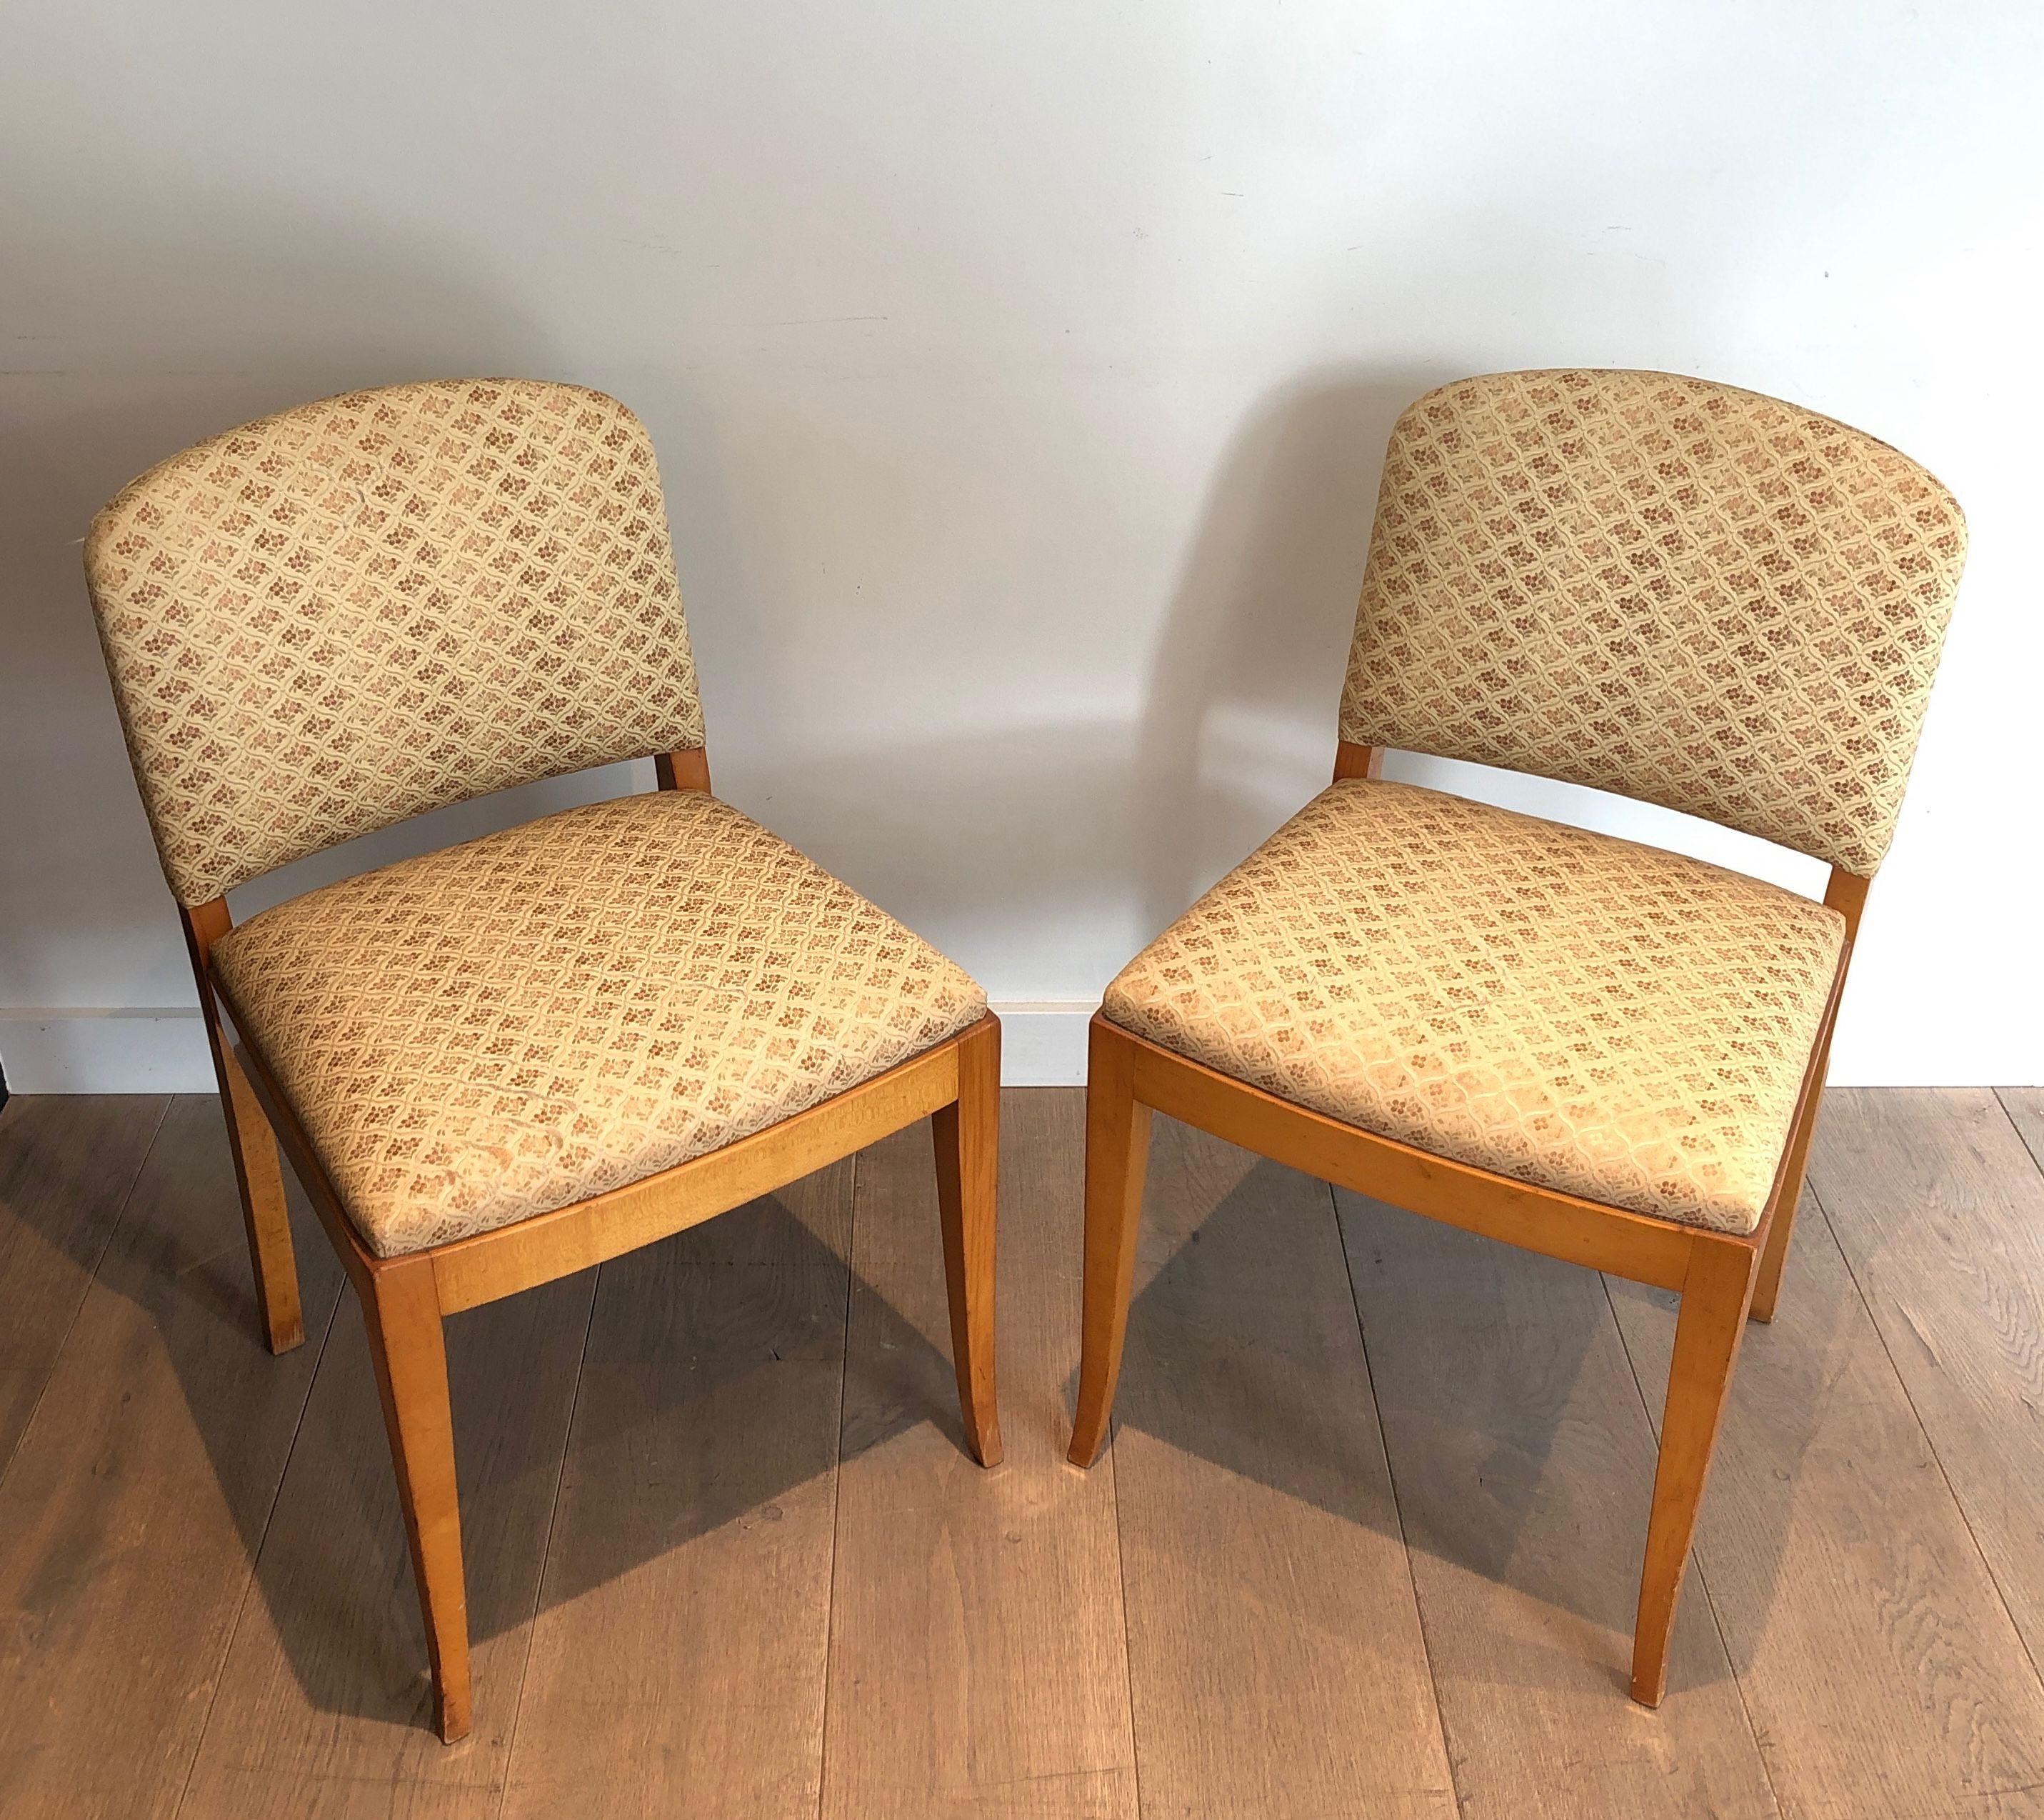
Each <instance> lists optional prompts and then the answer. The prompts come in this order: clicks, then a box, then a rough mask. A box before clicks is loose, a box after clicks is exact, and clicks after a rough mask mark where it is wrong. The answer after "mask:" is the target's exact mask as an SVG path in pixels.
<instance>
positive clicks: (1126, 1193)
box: [1068, 1019, 1150, 1466]
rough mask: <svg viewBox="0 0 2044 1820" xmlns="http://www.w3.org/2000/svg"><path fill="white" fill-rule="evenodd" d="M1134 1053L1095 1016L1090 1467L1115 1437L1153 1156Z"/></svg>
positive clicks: (1083, 1400) (1083, 1444)
mask: <svg viewBox="0 0 2044 1820" xmlns="http://www.w3.org/2000/svg"><path fill="white" fill-rule="evenodd" d="M1133 1060H1134V1051H1133V1050H1132V1049H1131V1048H1130V1047H1129V1045H1128V1043H1127V1042H1126V1041H1124V1040H1123V1039H1122V1038H1121V1037H1120V1035H1119V1034H1118V1033H1116V1031H1115V1030H1114V1029H1113V1028H1112V1025H1107V1024H1105V1023H1103V1022H1101V1021H1100V1020H1098V1019H1095V1020H1094V1022H1093V1030H1092V1035H1091V1040H1090V1044H1089V1053H1088V1056H1087V1060H1086V1144H1085V1326H1084V1331H1083V1333H1082V1339H1081V1342H1080V1349H1079V1406H1078V1419H1077V1421H1076V1422H1074V1425H1073V1427H1072V1445H1071V1449H1070V1453H1069V1455H1068V1457H1069V1458H1070V1460H1071V1462H1072V1464H1074V1466H1090V1465H1092V1464H1093V1456H1095V1455H1096V1454H1097V1453H1099V1452H1100V1448H1101V1442H1102V1441H1104V1440H1105V1438H1106V1437H1107V1418H1108V1414H1109V1412H1110V1411H1111V1410H1112V1409H1113V1407H1114V1387H1115V1384H1116V1380H1117V1379H1119V1378H1120V1376H1121V1348H1122V1342H1123V1341H1124V1340H1125V1339H1126V1338H1127V1337H1128V1297H1129V1291H1130V1288H1131V1285H1132V1284H1133V1283H1134V1281H1135V1235H1136V1230H1137V1228H1138V1226H1139V1224H1140V1222H1141V1220H1142V1217H1143V1173H1144V1171H1145V1169H1146V1168H1147V1165H1148V1163H1149V1159H1150V1108H1149V1107H1148V1106H1143V1105H1139V1103H1138V1102H1137V1101H1136V1099H1135V1081H1134V1075H1133V1068H1132V1063H1133Z"/></svg>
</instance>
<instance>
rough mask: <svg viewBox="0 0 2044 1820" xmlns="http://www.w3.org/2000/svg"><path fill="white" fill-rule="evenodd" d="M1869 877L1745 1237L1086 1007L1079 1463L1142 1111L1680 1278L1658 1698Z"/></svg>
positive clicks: (1833, 892) (1845, 908) (1099, 1431)
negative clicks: (1133, 1029) (1288, 1085)
mask: <svg viewBox="0 0 2044 1820" xmlns="http://www.w3.org/2000/svg"><path fill="white" fill-rule="evenodd" d="M1384 752H1385V748H1383V747H1381V746H1366V745H1356V744H1354V743H1353V742H1351V741H1347V740H1344V741H1342V742H1341V743H1340V745H1339V748H1338V750H1337V753H1336V756H1335V781H1336V782H1337V783H1339V782H1340V781H1341V780H1342V779H1344V778H1375V777H1377V776H1380V775H1381V773H1382V768H1383V760H1384ZM1868 884H1869V880H1867V879H1864V878H1861V876H1859V875H1858V874H1857V873H1853V872H1846V871H1844V870H1842V868H1838V867H1833V868H1831V881H1830V884H1829V887H1828V888H1827V890H1826V891H1825V893H1824V902H1826V903H1827V904H1828V905H1829V906H1831V908H1832V909H1833V910H1837V911H1838V912H1839V913H1840V914H1842V916H1843V917H1844V918H1845V919H1846V940H1845V946H1844V948H1843V949H1842V951H1841V952H1840V954H1839V956H1838V975H1837V977H1836V978H1835V979H1834V980H1833V981H1832V983H1831V996H1830V998H1829V1000H1828V1002H1827V1004H1826V1006H1825V1009H1824V1016H1823V1022H1822V1023H1821V1024H1820V1025H1819V1028H1818V1033H1817V1041H1816V1045H1815V1048H1814V1049H1812V1052H1811V1055H1810V1062H1809V1066H1808V1068H1807V1069H1806V1070H1805V1071H1804V1075H1803V1084H1802V1089H1801V1092H1800V1095H1799V1096H1798V1098H1797V1100H1796V1112H1795V1117H1794V1119H1793V1121H1792V1123H1791V1124H1790V1126H1789V1131H1788V1144H1787V1145H1786V1146H1785V1149H1784V1150H1783V1152H1782V1156H1781V1164H1780V1166H1779V1168H1777V1170H1776V1172H1775V1176H1774V1182H1773V1187H1772V1188H1771V1189H1770V1191H1769V1195H1768V1198H1767V1204H1766V1206H1765V1208H1764V1209H1762V1214H1761V1218H1760V1222H1759V1224H1758V1226H1756V1227H1755V1228H1754V1230H1753V1231H1752V1232H1751V1233H1746V1234H1744V1235H1740V1234H1735V1233H1720V1232H1713V1231H1711V1230H1709V1229H1707V1228H1705V1227H1702V1226H1689V1225H1685V1224H1683V1223H1682V1222H1679V1221H1675V1220H1666V1219H1656V1218H1650V1217H1649V1216H1647V1215H1646V1214H1635V1213H1629V1212H1627V1211H1626V1210H1623V1209H1622V1208H1619V1207H1610V1206H1603V1205H1601V1204H1600V1203H1599V1202H1595V1201H1588V1200H1582V1199H1578V1198H1577V1197H1576V1196H1574V1195H1565V1194H1562V1193H1559V1192H1558V1191H1554V1190H1553V1189H1550V1188H1542V1187H1535V1186H1534V1185H1533V1184H1531V1183H1526V1182H1519V1181H1515V1180H1513V1179H1512V1178H1511V1177H1509V1176H1506V1175H1496V1174H1493V1172H1490V1171H1489V1170H1487V1169H1479V1168H1473V1167H1471V1166H1470V1164H1466V1163H1455V1162H1450V1161H1449V1160H1447V1158H1445V1157H1441V1156H1431V1155H1430V1154H1429V1153H1428V1152H1426V1151H1423V1150H1420V1149H1416V1148H1415V1147H1414V1146H1412V1145H1408V1144H1401V1143H1399V1142H1397V1141H1396V1140H1394V1139H1392V1138H1389V1137H1377V1136H1376V1135H1375V1134H1374V1133H1371V1132H1368V1131H1364V1130H1361V1129H1358V1128H1357V1127H1355V1126H1354V1125H1344V1124H1343V1123H1341V1122H1339V1120H1336V1119H1333V1118H1327V1117H1326V1116H1325V1115H1324V1114H1321V1113H1318V1112H1312V1111H1308V1110H1307V1109H1306V1108H1305V1107H1304V1106H1294V1105H1293V1104H1292V1103H1291V1102H1289V1101H1287V1100H1284V1099H1279V1098H1277V1096H1276V1095H1273V1094H1269V1093H1266V1092H1264V1091H1262V1089H1261V1088H1258V1087H1251V1086H1249V1085H1247V1083H1244V1082H1242V1081H1239V1080H1235V1079H1231V1077H1230V1076H1228V1075H1224V1074H1220V1073H1218V1072H1216V1071H1215V1070H1214V1069H1212V1068H1207V1067H1204V1066H1203V1065H1202V1064H1200V1063H1198V1062H1194V1061H1188V1060H1185V1058H1184V1057H1183V1056H1178V1055H1174V1054H1173V1053H1172V1052H1170V1050H1168V1049H1161V1048H1159V1047H1158V1045H1155V1044H1154V1043H1151V1042H1148V1041H1145V1040H1144V1039H1143V1038H1142V1037H1138V1036H1135V1035H1134V1034H1132V1033H1130V1032H1129V1031H1127V1030H1124V1029H1121V1028H1120V1026H1119V1025H1116V1024H1112V1023H1109V1022H1108V1020H1107V1019H1106V1018H1105V1016H1096V1017H1095V1018H1093V1025H1092V1029H1091V1033H1090V1047H1089V1057H1088V1065H1087V1069H1086V1141H1085V1291H1084V1295H1085V1327H1084V1333H1083V1337H1082V1352H1081V1358H1080V1365H1079V1391H1078V1417H1077V1420H1076V1421H1075V1422H1074V1426H1073V1429H1072V1441H1071V1449H1070V1459H1071V1460H1072V1463H1073V1464H1074V1465H1077V1466H1089V1465H1090V1464H1092V1463H1093V1458H1094V1456H1096V1455H1097V1453H1099V1451H1100V1447H1101V1441H1103V1440H1105V1437H1106V1433H1107V1426H1108V1412H1109V1411H1110V1410H1111V1409H1112V1406H1113V1403H1114V1387H1115V1381H1116V1378H1117V1377H1118V1376H1120V1370H1121V1349H1122V1342H1123V1341H1124V1338H1125V1337H1127V1334H1128V1302H1129V1294H1130V1290H1131V1286H1132V1283H1133V1281H1134V1277H1135V1235H1136V1226H1137V1222H1139V1219H1140V1218H1141V1214H1142V1206H1143V1173H1144V1168H1145V1165H1146V1164H1147V1154H1148V1150H1149V1139H1150V1114H1151V1112H1152V1110H1155V1111H1158V1112H1162V1113H1164V1114H1166V1115H1167V1116H1169V1117H1170V1118H1176V1119H1179V1120H1181V1121H1183V1122H1185V1123H1186V1124H1188V1125H1197V1126H1198V1127H1199V1128H1200V1129H1201V1130H1203V1131H1210V1132H1212V1133H1213V1134H1214V1135H1215V1136H1216V1137H1223V1138H1225V1139H1227V1140H1228V1141H1229V1142H1230V1143H1233V1144H1239V1145H1241V1146H1243V1149H1248V1150H1254V1151H1255V1152H1258V1154H1259V1155H1261V1156H1268V1157H1270V1158H1272V1159H1274V1160H1276V1161H1277V1162H1280V1163H1284V1164H1289V1166H1290V1167H1292V1168H1295V1169H1301V1170H1304V1172H1306V1173H1307V1174H1308V1175H1317V1176H1319V1177H1320V1178H1321V1179H1323V1180H1325V1181H1328V1182H1331V1183H1335V1184H1336V1185H1338V1186H1339V1187H1344V1188H1348V1189H1350V1190H1352V1191H1354V1192H1355V1193H1357V1194H1360V1195H1369V1196H1370V1197H1371V1198H1372V1199H1377V1200H1381V1201H1388V1202H1391V1203H1393V1205H1395V1206H1401V1207H1404V1208H1408V1209H1409V1210H1411V1211H1412V1212H1414V1213H1416V1214H1425V1215H1427V1217H1428V1218H1432V1219H1437V1220H1445V1221H1447V1222H1449V1223H1450V1225H1453V1226H1462V1227H1464V1228H1466V1229H1467V1230H1469V1231H1470V1232H1476V1233H1484V1234H1485V1235H1486V1236H1487V1237H1491V1238H1496V1239H1503V1240H1504V1241H1506V1242H1507V1243H1508V1244H1511V1245H1520V1246H1523V1248H1524V1249H1527V1250H1528V1251H1536V1252H1544V1253H1545V1254H1546V1256H1550V1257H1558V1258H1561V1259H1563V1260H1566V1262H1568V1263H1570V1264H1582V1265H1584V1266H1585V1267H1586V1268H1589V1269H1591V1270H1601V1271H1609V1272H1612V1274H1613V1275H1615V1276H1623V1277H1627V1278H1630V1279H1631V1280H1632V1281H1634V1282H1635V1283H1650V1284H1651V1285H1652V1286H1653V1287H1655V1288H1657V1289H1669V1290H1674V1291H1677V1292H1678V1293H1679V1294H1680V1295H1681V1314H1680V1317H1679V1318H1678V1320H1677V1325H1676V1329H1675V1351H1674V1357H1673V1362H1672V1364H1671V1365H1670V1367H1669V1374H1668V1397H1667V1405H1666V1410H1665V1413H1664V1414H1663V1415H1662V1420H1661V1456H1660V1464H1659V1467H1658V1470H1657V1471H1656V1472H1655V1474H1654V1508H1653V1514H1652V1515H1651V1517H1650V1518H1649V1519H1648V1523H1647V1530H1646V1564H1645V1566H1644V1568H1643V1569H1642V1572H1641V1576H1640V1584H1639V1614H1638V1617H1637V1619H1636V1620H1635V1625H1634V1628H1633V1641H1632V1683H1631V1691H1632V1697H1633V1699H1635V1700H1637V1701H1639V1703H1641V1704H1642V1705H1644V1706H1658V1705H1660V1703H1661V1698H1662V1694H1663V1692H1664V1691H1666V1686H1667V1678H1668V1644H1669V1637H1670V1635H1671V1633H1673V1629H1674V1624H1675V1606H1676V1601H1677V1598H1678V1597H1679V1596H1680V1595H1681V1586H1682V1575H1683V1571H1684V1569H1685V1568H1686V1567H1687V1565H1688V1563H1689V1543H1690V1539H1691V1537H1692V1536H1693V1535H1694V1533H1695V1532H1696V1510H1697V1506H1698V1505H1699V1503H1700V1502H1701V1500H1702V1498H1703V1492H1704V1480H1705V1479H1706V1477H1707V1476H1708V1474H1709V1472H1710V1465H1711V1455H1712V1450H1713V1449H1714V1447H1715V1444H1716V1441H1717V1433H1718V1425H1719V1421H1720V1420H1721V1418H1723V1414H1724V1405H1725V1397H1726V1393H1727V1391H1728V1390H1729V1389H1730V1387H1731V1373H1732V1367H1733V1365H1734V1364H1735V1361H1736V1360H1737V1359H1738V1357H1739V1341H1740V1339H1741V1338H1742V1337H1743V1335H1744V1333H1745V1331H1746V1322H1747V1320H1748V1319H1749V1318H1750V1319H1752V1320H1755V1321H1771V1320H1772V1319H1773V1318H1774V1303H1775V1299H1776V1297H1777V1295H1779V1294H1780V1292H1781V1267H1782V1265H1783V1264H1784V1262H1785V1260H1786V1259H1787V1257H1788V1235H1789V1233H1790V1231H1791V1230H1792V1228H1793V1226H1794V1225H1795V1220H1796V1202H1797V1200H1798V1199H1800V1195H1801V1193H1802V1187H1803V1174H1804V1168H1805V1166H1806V1164H1808V1159H1809V1154H1810V1139H1811V1137H1812V1133H1814V1132H1815V1129H1816V1123H1817V1111H1818V1106H1819V1102H1820V1101H1821V1100H1822V1099H1823V1087H1824V1072H1825V1068H1826V1065H1827V1063H1828V1061H1829V1059H1830V1056H1831V1028H1832V1025H1833V1024H1834V1023H1835V1021H1836V1018H1837V1015H1838V995H1839V994H1840V992H1841V991H1843V989H1844V987H1845V980H1846V967H1847V965H1848V964H1849V963H1850V960H1851V959H1852V950H1853V942H1854V938H1855V937H1857V935H1858V933H1859V920H1860V913H1861V909H1862V908H1863V907H1864V906H1865V902H1866V893H1867V886H1868Z"/></svg>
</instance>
